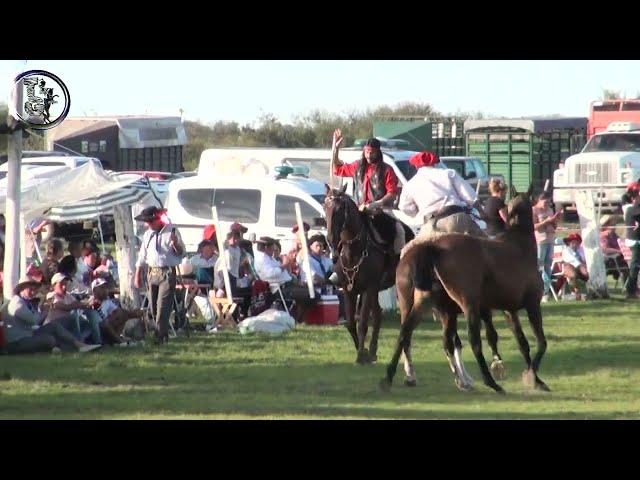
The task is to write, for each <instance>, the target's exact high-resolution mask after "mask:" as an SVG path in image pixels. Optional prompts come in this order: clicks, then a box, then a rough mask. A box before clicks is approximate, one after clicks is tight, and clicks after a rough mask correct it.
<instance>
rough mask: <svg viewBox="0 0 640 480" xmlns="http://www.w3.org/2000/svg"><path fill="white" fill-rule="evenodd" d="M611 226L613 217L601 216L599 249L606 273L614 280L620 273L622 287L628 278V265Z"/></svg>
mask: <svg viewBox="0 0 640 480" xmlns="http://www.w3.org/2000/svg"><path fill="white" fill-rule="evenodd" d="M613 226H614V222H613V217H612V216H611V215H603V216H602V218H601V219H600V227H601V228H602V230H601V231H600V248H602V253H604V258H605V260H604V264H605V267H606V269H607V271H608V272H611V273H612V275H613V278H614V279H616V280H618V277H619V275H620V273H622V284H623V285H624V284H625V283H627V277H628V276H629V265H628V264H627V261H626V260H625V259H624V256H623V254H622V251H621V250H620V244H619V242H618V240H619V238H618V235H617V234H616V231H615V229H614V228H613ZM618 270H619V271H618Z"/></svg>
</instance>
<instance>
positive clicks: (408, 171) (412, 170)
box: [395, 160, 418, 181]
mask: <svg viewBox="0 0 640 480" xmlns="http://www.w3.org/2000/svg"><path fill="white" fill-rule="evenodd" d="M395 162H396V165H397V166H398V169H399V170H400V171H401V172H402V175H404V178H406V179H407V181H409V180H411V179H412V178H413V176H414V175H415V174H416V172H417V171H418V170H417V169H416V167H414V166H413V165H411V164H410V163H409V160H396V161H395Z"/></svg>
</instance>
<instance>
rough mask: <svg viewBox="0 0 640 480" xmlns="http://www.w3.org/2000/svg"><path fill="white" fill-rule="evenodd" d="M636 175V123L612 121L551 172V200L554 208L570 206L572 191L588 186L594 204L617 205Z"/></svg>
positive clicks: (639, 162) (639, 135)
mask: <svg viewBox="0 0 640 480" xmlns="http://www.w3.org/2000/svg"><path fill="white" fill-rule="evenodd" d="M639 177H640V123H634V122H612V123H610V124H609V126H608V127H607V129H606V130H605V131H602V132H599V133H596V134H594V135H593V136H592V137H591V138H590V139H589V141H588V142H587V144H586V145H585V146H584V148H583V149H582V151H581V152H580V153H578V154H576V155H572V156H570V157H569V158H567V160H566V162H565V163H564V165H561V167H560V168H559V169H557V170H556V171H555V172H554V173H553V186H554V189H553V201H554V203H555V204H556V208H563V209H567V208H572V207H573V206H575V191H576V190H584V189H589V190H592V192H593V197H594V201H595V202H596V204H599V203H600V202H602V206H603V207H604V208H608V209H610V208H617V207H618V206H619V205H620V203H621V201H622V198H621V197H622V195H623V194H624V193H625V191H626V190H627V186H628V185H629V184H630V183H631V182H633V181H635V180H636V179H638V178H639Z"/></svg>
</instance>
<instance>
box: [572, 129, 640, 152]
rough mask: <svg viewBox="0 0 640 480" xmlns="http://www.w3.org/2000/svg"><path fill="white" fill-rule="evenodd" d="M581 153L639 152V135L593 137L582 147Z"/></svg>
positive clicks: (615, 134) (617, 134)
mask: <svg viewBox="0 0 640 480" xmlns="http://www.w3.org/2000/svg"><path fill="white" fill-rule="evenodd" d="M583 152H584V153H586V152H640V135H639V134H637V133H607V134H604V135H594V136H593V137H591V140H589V143H587V145H586V146H585V147H584V150H583Z"/></svg>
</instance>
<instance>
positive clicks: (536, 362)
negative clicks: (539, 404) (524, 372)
mask: <svg viewBox="0 0 640 480" xmlns="http://www.w3.org/2000/svg"><path fill="white" fill-rule="evenodd" d="M527 315H528V316H529V323H530V324H531V328H532V329H533V334H534V335H535V336H536V355H535V357H533V361H532V362H531V370H530V373H529V374H528V383H529V384H531V383H533V386H534V387H535V388H536V389H538V390H543V391H545V392H550V391H551V390H550V389H549V387H548V386H547V384H546V383H544V382H543V381H542V380H540V378H539V377H538V369H539V368H540V362H541V361H542V357H543V356H544V354H545V352H546V351H547V339H546V338H545V336H544V330H543V328H542V312H541V310H540V304H539V303H538V302H531V306H530V307H528V308H527ZM531 378H533V382H531V380H530V379H531Z"/></svg>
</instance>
